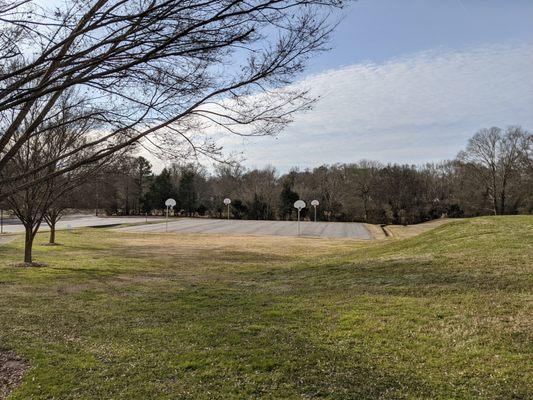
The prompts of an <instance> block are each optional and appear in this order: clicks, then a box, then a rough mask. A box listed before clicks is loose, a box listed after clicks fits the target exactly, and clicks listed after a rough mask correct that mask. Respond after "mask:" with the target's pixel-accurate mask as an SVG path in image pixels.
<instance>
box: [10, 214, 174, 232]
mask: <svg viewBox="0 0 533 400" xmlns="http://www.w3.org/2000/svg"><path fill="white" fill-rule="evenodd" d="M147 220H148V222H152V221H162V220H163V218H162V217H148V219H146V218H145V217H95V216H91V215H83V214H82V215H69V216H65V217H64V218H62V219H61V220H60V221H59V222H58V223H57V225H56V229H73V228H84V227H88V226H102V227H103V226H112V225H120V224H136V223H143V222H146V221H147ZM48 230H50V229H49V228H48V225H47V224H46V222H43V223H42V224H41V226H40V228H39V232H43V231H48ZM3 231H4V233H22V232H24V227H23V226H22V224H21V223H20V221H19V220H16V219H10V220H6V221H4V228H3Z"/></svg>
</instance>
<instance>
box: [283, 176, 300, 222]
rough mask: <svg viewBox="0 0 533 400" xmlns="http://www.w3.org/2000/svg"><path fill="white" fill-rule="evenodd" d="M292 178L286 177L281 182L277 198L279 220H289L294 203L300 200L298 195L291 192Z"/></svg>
mask: <svg viewBox="0 0 533 400" xmlns="http://www.w3.org/2000/svg"><path fill="white" fill-rule="evenodd" d="M293 184H294V178H293V176H292V175H288V176H287V177H286V178H285V180H284V181H283V186H282V189H281V193H280V196H279V214H280V217H281V219H291V215H292V212H293V210H294V202H295V201H296V200H298V199H299V198H300V196H299V195H298V193H296V192H295V191H293V190H292V186H293Z"/></svg>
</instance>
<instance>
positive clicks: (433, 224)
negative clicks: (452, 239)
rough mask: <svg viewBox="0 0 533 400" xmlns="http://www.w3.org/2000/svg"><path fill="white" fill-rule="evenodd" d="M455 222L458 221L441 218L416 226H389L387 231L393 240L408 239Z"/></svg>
mask: <svg viewBox="0 0 533 400" xmlns="http://www.w3.org/2000/svg"><path fill="white" fill-rule="evenodd" d="M453 221H457V219H455V218H441V219H436V220H434V221H429V222H424V223H421V224H415V225H387V226H386V227H385V229H387V231H388V232H389V233H390V234H391V236H392V237H393V238H396V239H407V238H411V237H413V236H417V235H420V234H422V233H426V232H428V231H430V230H432V229H435V228H438V227H439V226H442V225H444V224H448V223H451V222H453Z"/></svg>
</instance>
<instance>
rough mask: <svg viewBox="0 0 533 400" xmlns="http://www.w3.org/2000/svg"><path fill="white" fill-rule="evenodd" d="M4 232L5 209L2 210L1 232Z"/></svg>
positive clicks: (0, 215)
mask: <svg viewBox="0 0 533 400" xmlns="http://www.w3.org/2000/svg"><path fill="white" fill-rule="evenodd" d="M2 233H4V210H0V234H2Z"/></svg>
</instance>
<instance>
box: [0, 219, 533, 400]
mask: <svg viewBox="0 0 533 400" xmlns="http://www.w3.org/2000/svg"><path fill="white" fill-rule="evenodd" d="M46 236H47V235H46V234H43V235H42V236H40V237H38V238H37V239H36V243H42V242H45V241H46ZM58 242H60V243H63V244H64V246H60V247H45V246H36V249H35V256H36V257H35V258H36V261H39V262H45V263H47V264H48V265H49V266H48V267H44V268H32V269H22V268H15V267H13V266H12V264H13V263H14V262H15V261H20V258H21V254H22V253H21V251H22V242H21V241H20V240H17V241H15V242H12V243H10V244H7V245H4V246H1V247H0V348H4V349H9V350H12V351H15V352H16V353H17V354H18V355H20V356H21V357H23V358H24V359H26V360H27V361H28V363H29V364H30V369H29V370H28V372H27V373H26V375H25V377H24V380H23V382H22V385H21V386H20V387H19V388H18V389H17V390H16V391H15V392H13V393H12V395H11V397H10V399H30V398H31V399H128V400H130V399H190V398H195V399H210V400H212V399H231V398H245V399H248V398H267V399H281V398H291V399H301V398H326V399H404V398H405V399H451V398H453V399H458V398H464V399H472V398H479V399H497V398H500V399H510V398H514V399H526V398H529V399H531V398H532V395H533V388H532V386H531V382H533V373H532V372H533V371H532V355H533V345H532V343H533V340H532V332H533V329H532V328H533V322H532V315H533V313H532V311H533V310H532V304H533V303H532V299H533V296H532V288H533V276H532V272H533V217H531V216H529V217H522V216H516V217H488V218H476V219H471V220H464V221H458V222H453V223H450V224H447V225H443V226H440V227H438V228H436V229H435V230H432V231H429V232H426V233H423V234H421V235H419V236H416V237H412V238H408V239H403V240H398V239H391V240H383V241H374V242H354V241H348V240H329V239H312V238H306V239H301V240H297V239H295V238H279V237H264V238H257V237H215V236H204V235H179V236H178V235H147V234H145V235H142V234H122V233H121V234H117V233H115V232H112V231H109V230H105V229H82V230H77V231H73V232H70V233H68V232H59V233H58Z"/></svg>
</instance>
